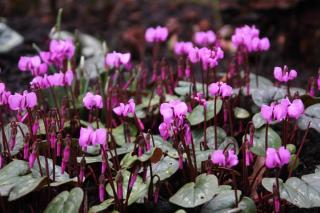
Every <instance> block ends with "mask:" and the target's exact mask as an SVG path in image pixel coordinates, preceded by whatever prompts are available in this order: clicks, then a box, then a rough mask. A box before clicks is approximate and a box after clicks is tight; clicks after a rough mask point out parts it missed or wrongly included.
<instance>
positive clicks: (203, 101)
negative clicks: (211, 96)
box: [193, 92, 207, 107]
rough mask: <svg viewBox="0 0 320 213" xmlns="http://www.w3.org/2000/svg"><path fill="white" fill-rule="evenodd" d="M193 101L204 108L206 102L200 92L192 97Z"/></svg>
mask: <svg viewBox="0 0 320 213" xmlns="http://www.w3.org/2000/svg"><path fill="white" fill-rule="evenodd" d="M193 99H194V100H195V101H197V102H198V103H199V104H201V105H203V106H205V107H206V106H207V100H206V99H205V98H203V94H202V93H201V92H198V93H197V94H196V96H195V97H193Z"/></svg>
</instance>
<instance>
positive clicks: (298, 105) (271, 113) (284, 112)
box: [261, 98, 304, 122]
mask: <svg viewBox="0 0 320 213" xmlns="http://www.w3.org/2000/svg"><path fill="white" fill-rule="evenodd" d="M303 112H304V105H303V102H302V101H301V99H294V100H293V101H292V102H290V100H289V99H288V98H285V99H282V100H281V101H280V103H278V104H276V103H272V104H271V105H270V106H268V105H265V104H264V105H262V106H261V116H262V117H263V118H264V119H265V120H266V121H267V122H271V121H273V120H276V121H282V120H284V119H285V118H287V117H290V118H294V119H298V118H299V117H300V116H301V115H302V114H303Z"/></svg>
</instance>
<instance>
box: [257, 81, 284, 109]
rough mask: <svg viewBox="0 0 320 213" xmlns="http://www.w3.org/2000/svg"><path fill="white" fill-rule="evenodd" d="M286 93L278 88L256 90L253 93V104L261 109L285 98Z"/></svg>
mask: <svg viewBox="0 0 320 213" xmlns="http://www.w3.org/2000/svg"><path fill="white" fill-rule="evenodd" d="M285 95H286V92H285V90H284V89H281V88H278V87H271V86H270V87H266V88H263V89H256V90H254V91H253V93H252V100H253V102H254V103H255V104H256V105H258V106H259V107H261V106H262V105H263V104H267V105H269V104H270V103H272V102H275V101H278V100H280V99H282V98H284V97H285Z"/></svg>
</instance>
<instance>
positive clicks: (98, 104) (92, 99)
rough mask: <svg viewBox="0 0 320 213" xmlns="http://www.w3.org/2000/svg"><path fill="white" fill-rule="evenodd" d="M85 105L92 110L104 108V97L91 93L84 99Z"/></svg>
mask: <svg viewBox="0 0 320 213" xmlns="http://www.w3.org/2000/svg"><path fill="white" fill-rule="evenodd" d="M82 101H83V105H84V106H85V107H86V108H87V109H89V110H91V109H93V108H100V109H101V108H102V107H103V102H102V97H101V95H94V94H93V93H91V92H88V93H87V94H86V95H85V96H84V98H83V100H82Z"/></svg>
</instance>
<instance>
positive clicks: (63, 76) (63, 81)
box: [30, 70, 74, 89]
mask: <svg viewBox="0 0 320 213" xmlns="http://www.w3.org/2000/svg"><path fill="white" fill-rule="evenodd" d="M73 77H74V75H73V72H72V71H71V70H68V71H67V72H66V73H63V72H59V73H54V74H52V75H46V74H45V75H44V76H36V77H34V78H33V79H32V81H31V82H30V85H31V87H32V88H40V89H45V88H49V87H62V86H71V84H72V81H73Z"/></svg>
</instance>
